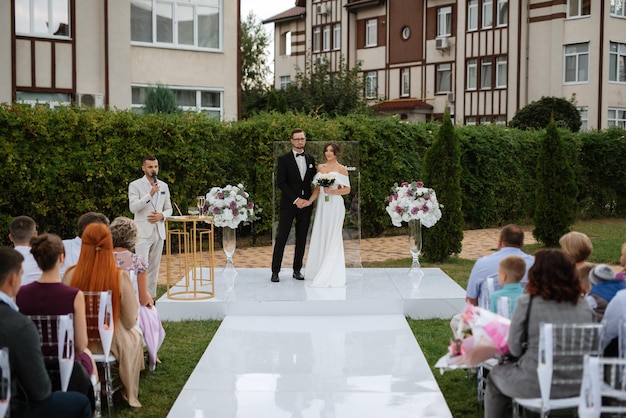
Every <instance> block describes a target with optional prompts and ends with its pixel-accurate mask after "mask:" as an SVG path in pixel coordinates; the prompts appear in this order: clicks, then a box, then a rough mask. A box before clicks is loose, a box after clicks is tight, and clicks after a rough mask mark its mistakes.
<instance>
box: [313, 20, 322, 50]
mask: <svg viewBox="0 0 626 418" xmlns="http://www.w3.org/2000/svg"><path fill="white" fill-rule="evenodd" d="M321 37H322V30H321V29H320V27H319V26H318V27H316V28H313V52H320V48H321V43H322V39H321Z"/></svg>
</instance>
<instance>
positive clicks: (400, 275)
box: [157, 268, 465, 321]
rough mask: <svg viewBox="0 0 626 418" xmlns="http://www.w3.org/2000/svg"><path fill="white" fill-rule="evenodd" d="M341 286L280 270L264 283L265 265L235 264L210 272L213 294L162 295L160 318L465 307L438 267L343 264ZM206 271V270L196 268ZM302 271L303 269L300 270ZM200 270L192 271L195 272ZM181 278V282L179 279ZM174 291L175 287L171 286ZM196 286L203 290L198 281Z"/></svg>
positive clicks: (441, 314) (432, 313)
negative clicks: (417, 269) (231, 272)
mask: <svg viewBox="0 0 626 418" xmlns="http://www.w3.org/2000/svg"><path fill="white" fill-rule="evenodd" d="M346 271H347V280H346V282H347V285H346V287H345V288H325V289H320V288H310V287H308V286H307V285H306V283H307V282H306V281H304V282H303V281H299V280H294V279H293V278H292V277H291V274H292V271H291V270H289V269H283V270H282V272H281V274H280V282H279V283H272V282H270V276H271V271H270V269H267V268H265V269H263V268H239V269H237V272H238V274H237V275H236V276H235V277H234V278H233V277H232V276H231V277H228V274H224V272H223V269H216V272H215V297H213V298H211V299H205V300H198V301H191V300H173V299H168V298H167V297H166V296H165V295H163V296H162V297H161V298H160V299H158V301H157V307H158V308H159V314H160V316H161V319H162V320H168V321H180V320H184V319H222V318H224V317H226V315H388V314H400V315H405V316H408V317H410V318H413V319H424V318H451V317H452V316H453V315H454V314H456V313H458V312H460V311H461V310H462V309H463V307H464V306H465V290H464V289H463V288H461V287H460V286H459V285H458V284H457V283H456V282H455V281H453V280H452V279H451V278H450V277H449V276H448V275H447V274H445V273H444V272H443V271H442V270H441V269H439V268H424V269H422V272H423V273H424V274H423V277H421V279H420V277H419V275H417V274H414V273H410V274H408V273H407V272H408V269H392V268H353V269H351V268H349V269H347V270H346ZM202 273H203V274H204V277H209V276H208V270H207V271H203V272H202ZM305 275H306V271H305ZM199 276H200V275H199V274H198V277H199ZM181 283H182V281H181ZM174 289H177V290H179V288H174ZM198 289H199V290H200V289H204V287H202V286H198Z"/></svg>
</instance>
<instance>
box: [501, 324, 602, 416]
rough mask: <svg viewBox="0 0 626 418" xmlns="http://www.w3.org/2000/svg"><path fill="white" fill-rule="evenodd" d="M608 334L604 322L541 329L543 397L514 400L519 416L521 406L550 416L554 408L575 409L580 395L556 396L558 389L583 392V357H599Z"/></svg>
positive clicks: (541, 383) (514, 409)
mask: <svg viewBox="0 0 626 418" xmlns="http://www.w3.org/2000/svg"><path fill="white" fill-rule="evenodd" d="M603 335H604V327H603V326H602V324H546V323H542V324H541V325H540V328H539V361H538V363H537V377H538V379H539V388H540V391H541V397H540V398H530V399H521V398H515V399H514V400H513V412H514V413H515V415H516V416H519V412H520V407H521V408H524V409H527V410H530V411H534V412H538V413H540V414H541V417H542V418H543V417H546V416H547V415H548V413H549V412H550V411H551V410H555V409H570V408H571V409H575V408H576V407H577V406H578V403H579V396H574V397H569V398H558V399H555V398H552V396H551V394H552V393H553V391H554V390H555V389H561V391H562V392H568V391H569V392H572V393H579V389H580V385H581V381H582V374H583V373H582V372H583V359H584V356H585V355H586V354H589V355H594V356H599V355H600V354H601V353H602V349H601V341H602V336H603Z"/></svg>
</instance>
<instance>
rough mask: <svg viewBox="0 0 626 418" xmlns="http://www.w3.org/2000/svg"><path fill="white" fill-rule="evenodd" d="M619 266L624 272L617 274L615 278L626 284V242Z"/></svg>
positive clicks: (623, 245)
mask: <svg viewBox="0 0 626 418" xmlns="http://www.w3.org/2000/svg"><path fill="white" fill-rule="evenodd" d="M619 264H620V266H622V271H620V272H619V273H617V274H616V275H615V278H616V279H617V280H622V281H624V282H626V242H625V243H623V244H622V254H621V257H620V258H619Z"/></svg>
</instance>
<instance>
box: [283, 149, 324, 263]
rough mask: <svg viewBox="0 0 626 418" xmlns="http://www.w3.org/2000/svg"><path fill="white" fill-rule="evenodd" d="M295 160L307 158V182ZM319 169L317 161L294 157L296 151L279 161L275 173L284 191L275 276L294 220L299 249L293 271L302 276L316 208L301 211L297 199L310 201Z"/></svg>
mask: <svg viewBox="0 0 626 418" xmlns="http://www.w3.org/2000/svg"><path fill="white" fill-rule="evenodd" d="M296 158H304V159H305V161H306V171H305V175H304V179H302V178H301V176H300V171H299V170H298V164H297V163H296ZM316 172H317V169H316V167H315V160H314V159H313V157H311V156H309V155H306V154H305V155H304V157H295V156H294V154H293V151H289V152H288V153H286V154H284V155H281V156H280V157H279V158H278V168H277V170H276V185H277V186H278V187H279V188H280V190H281V192H282V193H281V198H280V219H279V220H278V234H277V236H276V242H275V243H274V254H273V256H272V273H276V274H277V273H278V272H280V265H281V264H282V261H283V253H284V251H285V244H286V243H287V238H289V231H290V230H291V224H292V223H293V220H294V219H295V220H296V249H295V254H294V258H293V270H294V271H295V272H299V271H300V269H301V268H302V259H303V258H304V249H305V246H306V236H307V233H308V232H309V224H310V223H311V214H312V212H313V206H312V205H311V206H307V207H305V208H302V209H298V207H297V206H296V204H295V201H296V199H297V198H300V199H305V200H308V199H309V198H310V197H311V192H312V190H311V182H312V181H313V177H315V173H316Z"/></svg>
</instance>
